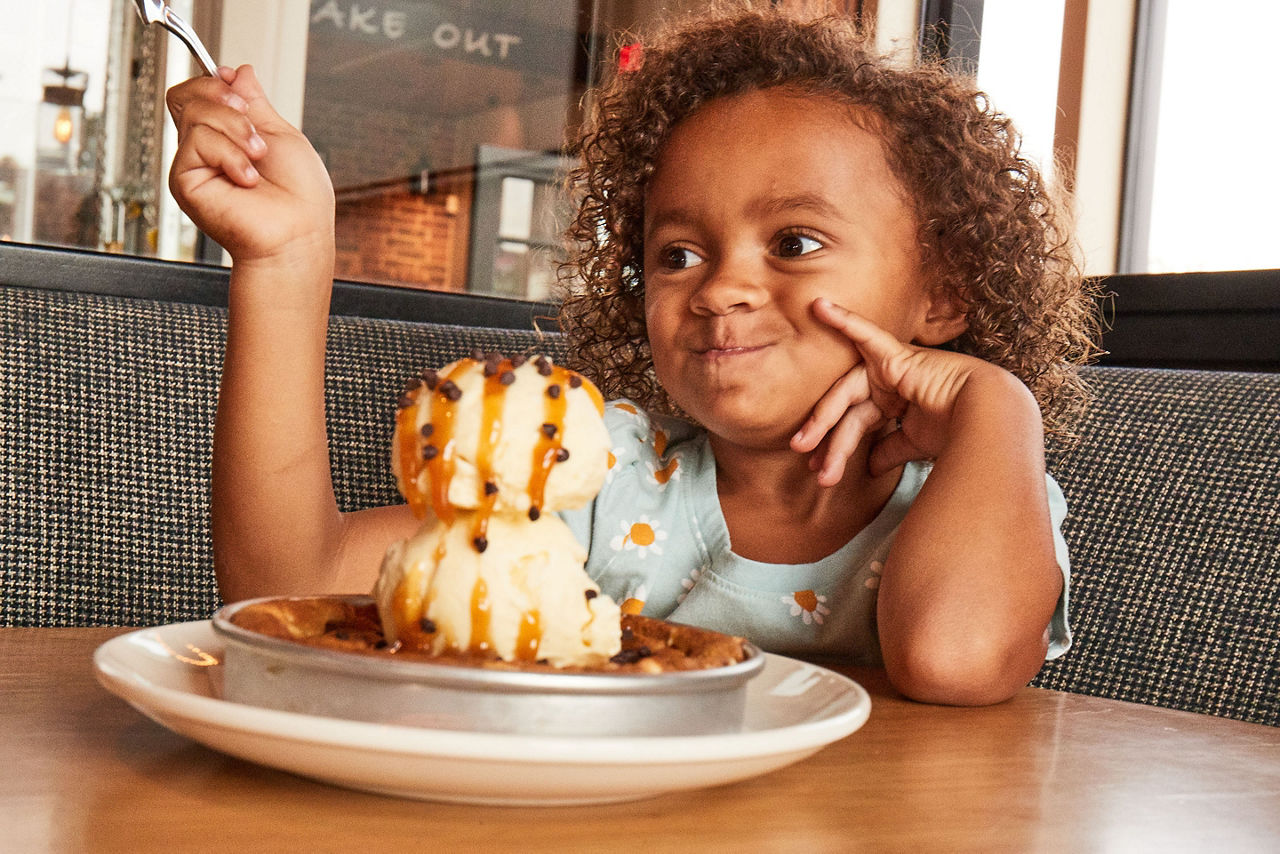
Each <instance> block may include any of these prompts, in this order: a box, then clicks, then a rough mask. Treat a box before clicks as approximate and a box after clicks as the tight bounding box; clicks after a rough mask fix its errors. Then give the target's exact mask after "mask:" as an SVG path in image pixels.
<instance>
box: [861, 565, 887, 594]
mask: <svg viewBox="0 0 1280 854" xmlns="http://www.w3.org/2000/svg"><path fill="white" fill-rule="evenodd" d="M870 569H871V575H870V577H868V578H867V580H866V581H864V582H862V586H863V587H866V588H867V589H868V590H879V589H880V576H881V575H883V574H884V561H880V560H873V561H871V566H870Z"/></svg>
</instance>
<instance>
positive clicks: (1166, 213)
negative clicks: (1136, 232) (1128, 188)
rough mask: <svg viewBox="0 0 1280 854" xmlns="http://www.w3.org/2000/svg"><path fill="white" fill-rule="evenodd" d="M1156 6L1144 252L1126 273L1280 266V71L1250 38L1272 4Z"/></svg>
mask: <svg viewBox="0 0 1280 854" xmlns="http://www.w3.org/2000/svg"><path fill="white" fill-rule="evenodd" d="M1161 5H1164V7H1165V14H1166V18H1165V20H1164V40H1163V51H1162V53H1163V56H1162V57H1161V58H1160V60H1159V65H1158V70H1159V87H1158V88H1159V92H1158V106H1157V108H1156V115H1155V121H1154V128H1155V134H1154V136H1155V138H1154V145H1153V147H1152V148H1151V149H1149V152H1150V155H1149V156H1151V158H1152V161H1151V178H1150V185H1149V189H1148V192H1149V193H1150V196H1149V203H1150V221H1149V224H1148V227H1147V231H1146V245H1147V251H1146V257H1145V259H1144V258H1142V257H1141V256H1140V254H1137V255H1135V256H1133V258H1132V263H1133V264H1134V265H1136V266H1135V269H1132V270H1127V271H1126V272H1135V273H1142V272H1148V273H1165V272H1188V271H1198V270H1248V269H1271V268H1276V267H1280V240H1278V239H1277V238H1276V233H1277V228H1280V216H1277V214H1276V199H1277V198H1280V170H1278V169H1276V167H1275V163H1274V162H1273V161H1274V151H1275V140H1276V139H1277V138H1278V137H1280V111H1278V110H1277V109H1276V106H1275V105H1276V100H1277V95H1276V93H1277V91H1280V72H1278V71H1277V64H1276V61H1275V59H1274V57H1273V56H1271V54H1270V52H1269V51H1267V50H1265V49H1262V48H1259V47H1257V46H1256V38H1255V37H1256V36H1257V35H1258V34H1259V31H1260V30H1265V29H1266V28H1268V27H1269V23H1270V21H1271V20H1272V18H1273V13H1274V10H1275V4H1274V3H1272V2H1270V0H1218V2H1215V3H1211V4H1206V3H1197V2H1192V0H1173V2H1170V3H1168V4H1161ZM1157 53H1159V52H1157ZM1135 106H1137V105H1135ZM1139 190H1141V187H1139ZM1137 225H1139V226H1140V225H1141V223H1137ZM1140 243H1141V236H1139V244H1140Z"/></svg>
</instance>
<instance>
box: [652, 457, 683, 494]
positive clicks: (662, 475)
mask: <svg viewBox="0 0 1280 854" xmlns="http://www.w3.org/2000/svg"><path fill="white" fill-rule="evenodd" d="M659 462H661V460H657V459H654V460H646V461H645V468H647V469H649V477H651V478H653V482H654V483H656V484H657V485H658V488H659V489H665V488H666V486H667V484H668V483H670V482H671V481H673V480H679V479H680V457H679V456H673V457H672V458H671V459H669V460H667V463H666V465H664V466H662V467H661V468H659V467H658V463H659Z"/></svg>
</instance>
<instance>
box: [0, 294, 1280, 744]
mask: <svg viewBox="0 0 1280 854" xmlns="http://www.w3.org/2000/svg"><path fill="white" fill-rule="evenodd" d="M224 334H225V313H224V312H223V310H221V309H219V308H213V307H208V306H199V305H186V304H179V303H168V302H153V301H147V300H136V299H125V298H120V297H109V296H93V295H88V294H72V293H64V292H59V291H39V290H30V289H25V288H11V287H2V286H0V395H2V396H3V403H2V405H0V507H3V510H4V512H3V518H2V519H0V625H28V626H30V625H43V626H58V625H61V626H70V625H149V624H159V623H167V622H173V621H177V620H190V619H203V618H205V617H207V616H208V615H209V613H211V612H212V611H213V610H214V609H215V608H216V607H217V605H218V597H217V592H216V589H215V586H214V580H213V570H212V554H211V551H210V545H209V528H208V516H209V459H210V453H211V439H212V433H213V416H214V405H215V399H216V393H217V384H218V375H219V369H220V364H221V358H222V346H223V344H222V342H223V336H224ZM561 346H562V345H561V343H560V342H559V341H558V340H556V338H555V337H554V336H551V337H549V338H540V337H539V336H538V335H537V334H536V333H533V332H530V331H516V330H498V329H485V328H471V327H462V326H443V325H432V324H411V323H403V322H397V321H387V320H366V319H355V318H334V319H333V320H332V323H331V326H330V346H329V353H330V355H329V365H328V380H327V383H328V399H329V407H330V411H329V430H330V439H331V447H332V449H333V451H332V453H333V466H334V479H335V487H336V489H337V492H338V495H339V501H340V503H341V504H342V506H343V507H344V508H348V509H349V508H356V507H366V506H372V505H376V504H383V503H388V502H392V501H395V500H397V495H396V492H395V488H394V484H393V483H392V480H391V476H390V472H389V465H388V461H387V452H388V447H389V437H390V434H391V425H392V419H393V417H394V406H395V396H396V394H397V393H398V390H399V389H400V387H401V385H402V384H403V381H404V380H405V378H407V377H409V376H411V375H412V374H414V373H416V372H417V371H418V370H419V369H421V368H422V367H424V366H427V365H440V364H443V363H445V362H447V361H450V360H452V359H454V358H456V357H458V356H460V355H464V354H466V353H468V352H470V351H471V350H472V349H473V348H475V347H480V348H483V349H485V350H501V351H504V352H516V351H521V350H540V351H543V352H550V353H552V355H557V354H558V353H559V351H560V347H561ZM1090 374H1091V377H1092V380H1093V382H1094V384H1095V386H1096V389H1097V394H1098V400H1097V403H1096V406H1095V407H1094V409H1093V410H1092V412H1091V414H1090V416H1089V418H1088V420H1087V422H1086V424H1085V425H1084V430H1083V433H1084V435H1083V441H1082V442H1081V444H1080V445H1079V446H1078V447H1077V448H1076V449H1075V450H1073V451H1071V452H1069V453H1064V454H1059V455H1057V456H1056V457H1054V458H1051V468H1052V470H1053V471H1054V473H1055V475H1056V476H1057V477H1058V479H1059V482H1060V483H1061V484H1062V487H1063V489H1064V491H1065V492H1066V494H1067V499H1068V501H1069V504H1070V507H1071V516H1070V518H1069V519H1068V522H1067V528H1066V535H1067V539H1068V542H1069V544H1070V546H1071V553H1072V563H1073V578H1072V590H1071V596H1072V622H1073V626H1074V630H1075V646H1074V648H1073V649H1072V650H1071V652H1070V653H1068V654H1067V655H1066V656H1064V657H1063V658H1061V659H1059V660H1058V661H1055V662H1052V663H1050V664H1048V665H1046V666H1045V668H1044V670H1043V671H1042V672H1041V674H1040V675H1039V676H1038V677H1037V678H1036V680H1035V684H1037V685H1041V686H1044V687H1048V688H1057V689H1061V690H1067V691H1073V692H1078V693H1087V694H1097V695H1101V696H1107V697H1116V698H1119V699H1124V700H1132V701H1136V702H1143V703H1151V704H1156V705H1160V706H1167V707H1172V708H1178V709H1187V710H1192V711H1197V712H1206V713H1210V714H1217V715H1224V716H1228V717H1235V718H1241V719H1245V720H1252V721H1258V722H1265V723H1269V724H1273V725H1276V724H1280V517H1278V514H1280V429H1278V428H1280V376H1276V375H1265V374H1256V375H1251V374H1224V373H1207V372H1183V371H1151V370H1130V369H1122V368H1096V369H1093V370H1092V371H1091V372H1090Z"/></svg>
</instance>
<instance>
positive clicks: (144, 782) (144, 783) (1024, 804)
mask: <svg viewBox="0 0 1280 854" xmlns="http://www.w3.org/2000/svg"><path fill="white" fill-rule="evenodd" d="M123 631H124V630H123V629H12V628H10V629H0V851H15V852H33V853H34V852H43V851H56V852H78V851H93V852H114V851H120V852H152V851H156V852H161V851H163V852H186V851H219V852H244V851H333V852H342V854H363V852H371V851H383V850H387V851H395V852H402V851H404V852H407V851H419V850H421V851H466V850H483V851H504V850H521V851H548V852H549V851H556V852H559V851H575V850H592V851H601V850H603V851H607V850H618V851H624V850H625V851H636V850H644V851H656V852H665V851H698V852H705V851H733V852H744V851H752V852H755V851H799V852H806V854H813V852H823V851H859V850H867V851H886V850H910V851H938V850H947V851H1020V852H1022V851H1055V852H1057V851H1098V850H1107V851H1126V852H1127V851H1137V850H1162V851H1183V850H1203V851H1210V850H1212V851H1223V852H1239V851H1252V850H1257V851H1263V850H1268V851H1275V850H1280V728H1273V727H1265V726H1259V725H1251V724H1244V723H1239V722H1236V721H1230V720H1225V719H1221V718H1214V717H1208V716H1203V715H1194V714H1189V713H1185V712H1174V711H1169V710H1165V709H1159V708H1154V707H1148V706H1140V705H1134V704H1129V703H1121V702H1116V701H1112V700H1102V699H1097V698H1091V697H1083V696H1078V695H1072V694H1060V693H1056V692H1052V691H1043V690H1039V689H1035V688H1027V689H1024V690H1023V691H1022V692H1021V693H1019V694H1018V695H1017V696H1016V697H1014V698H1013V700H1011V701H1009V702H1007V703H1003V704H1001V705H999V706H993V707H989V708H982V709H955V708H943V707H934V706H925V705H920V704H916V703H911V702H908V701H905V700H902V699H901V698H898V697H897V696H895V695H894V694H893V692H892V690H891V689H889V688H888V686H887V684H886V683H885V682H884V680H883V677H882V676H881V675H880V674H879V673H878V672H877V671H870V670H850V671H848V673H849V675H851V676H853V678H855V679H857V680H858V681H859V682H861V683H862V684H863V685H864V687H866V688H867V689H868V691H869V692H870V693H871V695H872V703H873V705H872V711H871V718H870V720H869V721H868V722H867V724H866V725H865V726H864V727H863V728H862V729H861V730H859V731H858V732H856V733H854V734H853V735H851V736H849V737H848V738H846V739H844V740H843V741H840V742H837V743H836V744H834V745H832V746H830V747H828V748H826V749H825V750H823V751H821V752H819V753H818V754H817V755H816V756H813V757H812V758H810V759H807V760H804V761H802V762H800V763H798V764H795V765H792V766H790V767H788V768H786V769H783V770H781V771H778V772H775V773H773V774H769V775H766V776H764V777H759V778H756V779H754V780H749V781H746V782H743V783H737V784H733V785H729V786H723V787H720V788H714V789H704V790H700V791H695V792H688V793H683V794H674V795H666V796H662V797H659V798H654V799H651V800H645V801H637V802H634V803H629V804H622V805H614V806H591V807H555V808H498V807H468V806H450V805H444V804H434V803H428V802H421V801H408V800H398V799H395V798H388V797H381V796H376V795H368V794H362V793H358V792H351V791H346V790H343V789H339V788H335V787H331V786H327V785H324V784H321V783H314V782H310V781H307V780H304V779H301V778H298V777H294V776H292V775H289V774H286V773H283V772H279V771H274V770H270V769H267V768H263V767H259V766H256V765H253V764H250V763H248V762H243V761H240V760H237V759H233V758H231V757H228V756H224V755H222V754H219V753H217V752H214V751H212V750H209V749H207V748H204V747H202V746H199V745H197V744H195V743H194V742H191V741H189V740H187V739H185V738H183V737H181V736H178V735H174V734H172V733H170V732H169V731H168V730H166V729H164V728H162V727H160V726H159V725H157V724H155V723H152V722H151V721H150V720H148V719H146V718H144V717H143V716H142V715H140V714H139V713H138V712H136V711H134V710H133V709H132V708H131V707H129V706H128V705H127V704H125V703H124V702H123V701H121V700H119V699H117V698H116V697H114V696H112V695H111V694H109V693H108V692H106V691H105V690H104V689H102V688H101V687H99V685H98V684H97V682H96V681H95V679H94V676H93V673H92V668H91V656H92V653H93V650H94V648H95V647H96V646H97V645H98V644H100V643H102V642H103V641H105V640H107V639H108V638H110V637H113V636H114V635H117V634H120V633H121V632H123Z"/></svg>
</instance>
